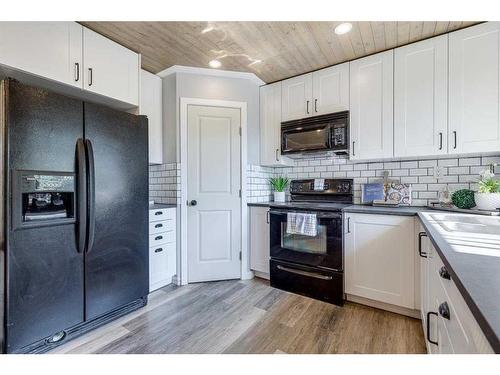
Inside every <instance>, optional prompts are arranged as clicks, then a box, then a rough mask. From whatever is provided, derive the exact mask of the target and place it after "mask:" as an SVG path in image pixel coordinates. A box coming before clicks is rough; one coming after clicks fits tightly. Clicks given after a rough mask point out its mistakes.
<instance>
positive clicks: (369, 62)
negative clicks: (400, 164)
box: [349, 50, 393, 159]
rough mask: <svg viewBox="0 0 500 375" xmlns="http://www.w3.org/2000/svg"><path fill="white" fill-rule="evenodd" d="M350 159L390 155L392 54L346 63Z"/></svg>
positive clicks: (384, 53)
mask: <svg viewBox="0 0 500 375" xmlns="http://www.w3.org/2000/svg"><path fill="white" fill-rule="evenodd" d="M350 87H351V90H350V102H349V104H350V116H351V121H350V128H351V147H350V158H351V159H380V158H388V157H392V156H393V51H392V50H390V51H386V52H382V53H377V54H375V55H372V56H368V57H365V58H362V59H358V60H355V61H352V62H351V63H350Z"/></svg>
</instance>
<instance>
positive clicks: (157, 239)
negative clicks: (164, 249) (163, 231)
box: [155, 236, 163, 241]
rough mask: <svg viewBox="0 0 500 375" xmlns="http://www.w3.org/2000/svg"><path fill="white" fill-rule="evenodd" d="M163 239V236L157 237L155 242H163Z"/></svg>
mask: <svg viewBox="0 0 500 375" xmlns="http://www.w3.org/2000/svg"><path fill="white" fill-rule="evenodd" d="M162 239H163V236H156V237H155V241H159V240H162Z"/></svg>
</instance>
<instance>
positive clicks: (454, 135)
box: [453, 130, 457, 149]
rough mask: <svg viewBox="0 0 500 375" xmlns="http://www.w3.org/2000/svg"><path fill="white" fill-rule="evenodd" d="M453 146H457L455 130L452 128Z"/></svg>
mask: <svg viewBox="0 0 500 375" xmlns="http://www.w3.org/2000/svg"><path fill="white" fill-rule="evenodd" d="M453 148H454V149H456V148H457V132H456V131H455V130H453Z"/></svg>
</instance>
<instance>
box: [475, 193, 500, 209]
mask: <svg viewBox="0 0 500 375" xmlns="http://www.w3.org/2000/svg"><path fill="white" fill-rule="evenodd" d="M474 200H475V201H476V208H478V209H480V210H486V211H496V209H497V208H500V193H474Z"/></svg>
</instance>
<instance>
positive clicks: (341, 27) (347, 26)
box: [335, 22, 352, 35]
mask: <svg viewBox="0 0 500 375" xmlns="http://www.w3.org/2000/svg"><path fill="white" fill-rule="evenodd" d="M351 29H352V23H350V22H344V23H341V24H338V25H337V27H336V28H335V34H337V35H342V34H346V33H348V32H349V31H351Z"/></svg>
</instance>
